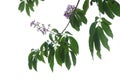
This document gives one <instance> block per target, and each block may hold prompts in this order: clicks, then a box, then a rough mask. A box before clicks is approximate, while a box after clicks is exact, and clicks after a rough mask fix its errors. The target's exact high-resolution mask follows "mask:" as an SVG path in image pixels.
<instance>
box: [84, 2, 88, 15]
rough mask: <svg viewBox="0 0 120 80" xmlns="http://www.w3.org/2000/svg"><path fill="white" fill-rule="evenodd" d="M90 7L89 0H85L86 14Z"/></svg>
mask: <svg viewBox="0 0 120 80" xmlns="http://www.w3.org/2000/svg"><path fill="white" fill-rule="evenodd" d="M88 8H89V0H85V1H84V4H83V11H84V14H86V12H87V10H88Z"/></svg>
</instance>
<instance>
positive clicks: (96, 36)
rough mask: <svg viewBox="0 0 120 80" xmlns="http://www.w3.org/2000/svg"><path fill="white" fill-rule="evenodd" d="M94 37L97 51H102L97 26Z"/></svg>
mask: <svg viewBox="0 0 120 80" xmlns="http://www.w3.org/2000/svg"><path fill="white" fill-rule="evenodd" d="M93 39H94V44H95V49H96V50H97V51H100V49H101V46H100V39H99V35H98V30H97V28H96V30H95V34H94V36H93Z"/></svg>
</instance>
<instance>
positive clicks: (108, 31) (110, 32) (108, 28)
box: [101, 21, 113, 38]
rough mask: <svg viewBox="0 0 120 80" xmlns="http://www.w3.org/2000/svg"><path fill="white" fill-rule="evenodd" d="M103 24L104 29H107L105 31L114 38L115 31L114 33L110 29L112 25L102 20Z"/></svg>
mask: <svg viewBox="0 0 120 80" xmlns="http://www.w3.org/2000/svg"><path fill="white" fill-rule="evenodd" d="M101 26H102V28H103V30H104V31H105V33H106V34H107V35H108V36H109V37H111V38H113V33H112V30H111V29H110V26H109V25H108V24H106V23H105V22H104V21H103V22H101Z"/></svg>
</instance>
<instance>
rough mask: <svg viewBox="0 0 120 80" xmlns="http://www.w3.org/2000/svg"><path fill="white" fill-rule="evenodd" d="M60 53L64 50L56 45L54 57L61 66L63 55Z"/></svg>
mask: <svg viewBox="0 0 120 80" xmlns="http://www.w3.org/2000/svg"><path fill="white" fill-rule="evenodd" d="M61 54H64V52H61V49H60V47H57V49H56V54H55V58H56V61H57V63H58V64H59V65H60V66H62V63H63V61H62V57H64V56H62V55H61Z"/></svg>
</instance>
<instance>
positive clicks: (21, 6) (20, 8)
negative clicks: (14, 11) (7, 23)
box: [18, 1, 25, 12]
mask: <svg viewBox="0 0 120 80" xmlns="http://www.w3.org/2000/svg"><path fill="white" fill-rule="evenodd" d="M24 7H25V2H24V1H22V2H21V3H20V4H19V7H18V9H19V10H20V11H21V12H23V10H24Z"/></svg>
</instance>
